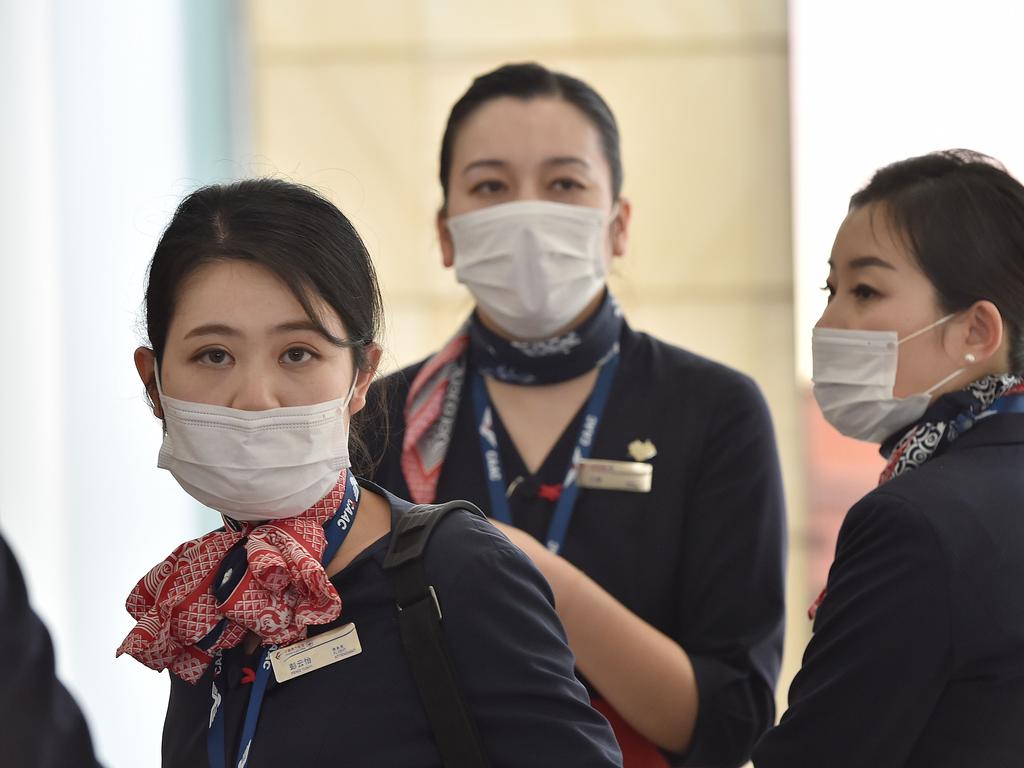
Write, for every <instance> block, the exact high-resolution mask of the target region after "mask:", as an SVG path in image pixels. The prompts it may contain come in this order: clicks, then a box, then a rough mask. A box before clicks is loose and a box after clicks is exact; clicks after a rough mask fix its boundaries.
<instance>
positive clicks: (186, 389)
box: [119, 180, 621, 768]
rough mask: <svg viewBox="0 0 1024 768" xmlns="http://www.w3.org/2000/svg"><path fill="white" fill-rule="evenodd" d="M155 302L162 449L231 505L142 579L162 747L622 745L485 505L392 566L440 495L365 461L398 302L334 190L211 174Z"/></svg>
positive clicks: (297, 759)
mask: <svg viewBox="0 0 1024 768" xmlns="http://www.w3.org/2000/svg"><path fill="white" fill-rule="evenodd" d="M146 321H147V330H148V333H149V338H150V343H151V347H140V348H139V349H138V350H137V351H136V353H135V362H136V365H137V367H138V370H139V375H140V376H141V377H142V380H143V382H144V383H145V385H146V389H147V391H148V393H149V396H150V397H151V398H152V401H153V410H154V413H155V414H156V415H157V416H158V417H160V418H161V419H162V420H163V424H164V429H165V432H164V440H163V446H162V448H161V450H160V456H159V466H161V467H163V468H165V469H168V470H169V471H170V472H171V473H172V474H173V476H174V477H175V479H176V480H177V481H178V482H179V483H180V484H181V486H182V488H184V489H185V490H186V491H187V492H188V493H189V494H190V495H191V496H193V497H194V498H195V499H196V500H198V501H200V502H202V503H203V504H205V505H207V506H209V507H211V508H213V509H215V510H217V511H218V512H220V513H221V515H222V517H223V521H224V527H223V528H220V529H218V530H216V531H213V532H211V533H209V534H207V535H206V536H203V537H201V538H199V539H195V540H193V541H189V542H186V543H184V544H182V545H181V546H179V547H178V548H177V549H175V550H174V551H173V552H172V554H171V555H170V556H169V557H168V558H167V559H166V560H165V561H163V562H162V563H160V564H159V565H157V566H156V567H155V568H154V569H153V570H152V571H151V572H150V573H149V574H148V575H147V576H146V577H145V578H143V579H142V580H141V581H140V582H139V583H138V585H137V586H136V587H135V589H134V590H133V591H132V593H131V595H130V596H129V598H128V605H127V607H128V610H129V612H130V613H131V614H132V616H133V617H134V618H135V619H137V621H138V624H137V625H136V626H135V628H134V629H133V630H132V631H131V632H130V633H129V635H128V637H127V638H126V639H125V641H124V643H123V644H122V645H121V647H120V649H119V653H127V654H130V655H131V656H134V657H135V658H136V659H138V660H139V661H141V662H143V663H144V664H146V665H147V666H149V667H151V668H153V669H156V670H163V669H168V670H169V671H170V672H171V696H170V703H169V706H168V711H167V719H166V721H165V724H164V739H163V750H162V752H163V764H164V765H165V766H189V767H190V768H191V767H194V766H199V765H210V766H224V765H232V766H234V765H239V766H241V765H245V766H249V768H257V767H258V766H283V765H287V766H316V765H334V764H343V765H347V766H349V765H350V766H380V765H386V766H410V768H412V767H413V766H415V767H416V768H420V767H421V766H438V765H441V764H442V763H443V764H444V765H458V766H483V765H488V764H489V765H493V766H499V765H504V766H522V765H576V766H581V768H582V766H591V765H602V766H614V765H620V764H621V758H620V756H619V753H618V749H617V747H616V745H615V742H614V737H613V734H612V732H611V729H610V728H609V727H608V724H607V723H606V722H605V721H604V720H603V719H602V718H601V717H600V716H599V715H598V714H597V713H596V712H594V711H593V709H592V708H591V707H590V706H589V703H588V701H587V697H586V691H585V689H584V688H583V686H582V685H581V684H580V683H579V681H578V680H577V679H576V678H575V677H574V674H573V664H572V656H571V654H570V653H569V650H568V648H567V647H566V645H565V639H564V635H563V631H562V629H561V627H560V625H559V623H558V620H557V616H556V614H555V612H554V609H553V606H552V605H551V597H550V593H549V591H548V588H547V585H546V584H544V581H543V579H542V577H541V575H540V574H539V573H537V571H536V569H535V568H533V567H532V566H531V565H530V563H529V562H528V561H527V560H526V558H525V557H523V555H522V553H521V552H520V551H519V550H518V549H516V548H515V547H513V546H512V545H511V544H510V543H509V542H508V541H507V540H506V539H505V538H504V537H502V536H501V535H500V534H498V533H497V532H496V531H495V530H494V529H493V528H492V527H491V526H490V525H488V524H487V522H486V521H484V520H483V519H482V518H481V517H480V516H478V515H474V514H472V512H471V511H467V510H466V509H464V508H463V509H458V510H454V511H452V512H451V513H450V514H447V515H445V516H444V517H442V518H440V521H439V522H437V524H436V526H435V528H434V530H433V534H432V536H431V538H430V540H429V546H426V548H425V550H424V551H423V554H422V555H421V556H420V557H419V558H418V559H415V558H414V559H413V560H406V561H405V563H396V564H395V567H394V569H392V568H391V566H389V562H390V555H389V551H393V552H396V553H398V554H401V555H402V557H403V558H405V557H408V556H409V554H410V553H413V554H414V550H415V546H414V542H415V541H417V539H416V536H415V535H414V534H415V529H412V528H410V527H409V526H408V523H409V522H410V521H411V520H413V519H416V520H421V521H422V520H425V518H423V517H422V516H417V514H416V513H415V512H412V511H410V509H409V507H410V505H409V504H408V503H407V502H404V501H401V500H400V499H397V498H395V497H394V496H391V495H390V494H388V493H387V492H386V491H384V490H383V489H381V488H379V487H378V486H376V485H374V484H372V483H369V482H366V481H357V480H356V478H355V476H354V474H353V473H352V471H351V470H350V466H351V463H352V462H351V461H350V458H349V446H350V444H352V445H354V446H356V447H358V445H359V442H358V434H351V435H350V429H349V428H350V421H351V419H352V417H353V416H354V415H355V414H357V413H359V412H361V411H362V409H363V406H364V404H365V395H366V390H367V387H368V386H369V384H370V380H371V378H372V377H373V374H374V370H375V368H376V365H377V361H378V360H379V357H380V349H379V347H378V346H377V344H376V339H377V338H378V335H379V331H380V328H379V326H380V323H381V302H380V293H379V290H378V287H377V281H376V276H375V274H374V270H373V265H372V264H371V262H370V260H369V255H368V254H367V252H366V249H365V248H364V246H363V244H362V242H361V240H360V239H359V236H358V234H357V233H356V232H355V230H354V229H353V228H352V225H351V224H350V223H349V221H348V220H347V219H346V218H345V217H344V216H343V215H342V214H341V212H340V211H338V210H337V208H335V207H334V206H333V205H331V204H330V203H329V202H327V201H326V200H324V199H323V198H321V197H320V196H319V195H317V194H316V193H314V192H313V191H312V190H309V189H306V188H304V187H299V186H295V185H292V184H287V183H284V182H280V181H273V180H255V181H246V182H240V183H238V184H233V185H230V186H219V187H208V188H205V189H201V190H199V191H197V192H195V193H193V194H192V195H190V196H189V197H188V198H187V199H186V200H185V201H184V202H183V203H182V204H181V206H180V207H179V208H178V210H177V212H176V213H175V215H174V219H173V220H172V221H171V223H170V225H169V226H168V228H167V230H166V231H165V232H164V234H163V236H162V238H161V240H160V243H159V245H158V246H157V249H156V253H155V255H154V257H153V261H152V263H151V266H150V272H149V284H148V288H147V293H146ZM356 431H357V432H358V425H357V430H356ZM393 529H394V533H392V531H393ZM393 539H395V540H397V541H398V542H400V543H401V544H402V546H401V547H398V545H397V544H394V543H393V541H392V540H393ZM420 541H422V539H421V540H420ZM389 547H391V550H389ZM410 568H412V569H415V570H410ZM417 574H419V575H417ZM396 603H397V605H396ZM417 616H418V617H420V618H421V619H423V620H422V621H418V620H416V617H417ZM410 617H411V623H410ZM418 632H420V633H422V634H417V633H418ZM431 638H434V639H433V640H432V639H431ZM538 658H542V659H544V661H543V663H538V662H537V659H538ZM424 682H426V684H424ZM452 688H454V689H455V690H456V694H455V696H454V697H451V696H449V697H448V698H446V695H447V694H446V692H449V693H450V690H451V689H452ZM456 699H459V700H460V701H456ZM460 702H461V703H460ZM460 724H461V725H460ZM524 734H529V736H530V738H529V740H527V739H524V738H523V735H524Z"/></svg>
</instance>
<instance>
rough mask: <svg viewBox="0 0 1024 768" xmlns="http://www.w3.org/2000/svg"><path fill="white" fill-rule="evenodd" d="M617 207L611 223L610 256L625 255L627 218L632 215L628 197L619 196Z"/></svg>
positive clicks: (627, 230)
mask: <svg viewBox="0 0 1024 768" xmlns="http://www.w3.org/2000/svg"><path fill="white" fill-rule="evenodd" d="M618 208H619V210H618V212H617V213H616V214H615V218H613V219H612V224H611V236H612V256H625V255H626V246H627V245H628V243H629V220H630V217H631V216H632V215H633V206H632V205H631V204H630V202H629V199H628V198H625V197H620V198H619V201H618Z"/></svg>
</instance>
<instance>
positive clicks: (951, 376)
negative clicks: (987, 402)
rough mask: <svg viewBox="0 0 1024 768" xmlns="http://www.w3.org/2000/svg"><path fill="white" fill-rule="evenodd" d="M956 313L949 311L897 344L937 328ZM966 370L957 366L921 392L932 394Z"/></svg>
mask: <svg viewBox="0 0 1024 768" xmlns="http://www.w3.org/2000/svg"><path fill="white" fill-rule="evenodd" d="M955 315H956V313H955V312H950V313H949V314H948V315H946V316H945V317H940V318H939V319H938V320H936V321H935V322H934V323H932V324H931V325H926V326H925V327H924V328H922V329H921V330H919V331H914V332H913V333H912V334H910V335H909V336H904V337H903V338H902V339H900V340H899V341H898V342H896V343H897V346H898V345H899V344H902V343H903V342H905V341H910V340H911V339H913V338H916V337H918V336H920V335H921V334H922V333H925V332H926V331H930V330H931V329H932V328H937V327H938V326H940V325H942V324H943V323H946V322H949V319H950V318H951V317H954V316H955ZM966 370H967V369H966V368H957V369H956V370H955V371H953V372H952V373H951V374H949V376H946V377H945V378H944V379H942V380H941V381H939V382H938V383H937V384H933V385H932V386H930V387H928V389H926V390H925V391H924V392H922V393H921V394H924V395H930V394H932V392H934V391H935V390H937V389H939V388H940V387H943V386H945V385H946V384H948V383H949V382H951V381H952V380H953V379H955V378H956V377H957V376H959V375H960V374H961V373H963V372H964V371H966Z"/></svg>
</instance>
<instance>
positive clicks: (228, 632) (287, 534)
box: [117, 470, 347, 684]
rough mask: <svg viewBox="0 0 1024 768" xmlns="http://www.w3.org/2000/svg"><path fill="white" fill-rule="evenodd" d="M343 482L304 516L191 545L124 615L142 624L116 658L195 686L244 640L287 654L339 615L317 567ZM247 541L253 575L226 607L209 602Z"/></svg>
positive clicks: (140, 589) (142, 586)
mask: <svg viewBox="0 0 1024 768" xmlns="http://www.w3.org/2000/svg"><path fill="white" fill-rule="evenodd" d="M346 476H347V472H346V471H345V470H342V472H341V477H340V478H339V480H338V483H337V485H335V486H334V488H333V489H332V490H331V491H330V492H329V493H328V494H327V495H326V496H324V497H323V498H322V499H321V500H320V501H318V502H317V503H316V504H314V505H313V506H312V507H310V508H309V509H307V510H306V511H305V512H303V513H302V514H300V515H296V516H295V517H289V518H285V519H283V520H273V521H270V522H266V523H262V524H260V525H254V524H252V523H240V524H239V528H238V530H232V529H231V528H229V527H225V529H224V530H218V531H213V532H212V533H208V534H206V535H205V536H201V537H199V538H198V539H192V540H191V541H186V542H185V543H184V544H182V545H181V546H179V547H178V548H177V549H175V550H174V551H173V552H172V553H171V554H170V556H168V557H167V559H166V560H164V561H163V562H162V563H159V564H158V565H157V566H156V567H155V568H153V569H152V570H151V571H150V572H149V573H148V574H146V575H145V576H144V577H143V578H142V580H141V581H139V583H138V584H136V585H135V589H133V590H132V592H131V594H130V595H129V596H128V601H127V603H126V605H125V607H126V608H127V609H128V613H130V614H131V615H132V618H134V619H135V620H136V621H137V622H138V623H137V624H136V625H135V628H134V629H133V630H132V631H131V632H129V633H128V636H127V637H126V638H125V639H124V642H123V643H121V646H120V647H119V648H118V649H117V655H118V656H120V655H121V654H122V653H127V654H128V655H129V656H133V657H134V658H136V659H138V660H139V661H141V662H142V663H143V664H145V665H146V666H147V667H150V668H151V669H155V670H157V671H158V672H159V671H161V670H164V669H169V670H170V671H171V673H172V674H175V675H177V676H178V677H180V678H181V679H182V680H185V681H187V682H189V683H193V684H195V683H196V682H197V681H198V680H199V678H200V677H202V675H203V672H204V671H205V670H206V667H207V666H208V665H209V664H210V661H211V660H212V659H213V655H214V654H215V653H216V652H217V651H221V650H224V649H227V648H234V647H235V646H237V645H238V644H239V643H241V642H242V640H244V639H245V636H246V634H247V633H248V632H254V633H255V634H256V635H257V636H258V637H259V638H260V640H261V641H263V642H264V643H277V644H289V643H294V642H297V641H299V640H302V639H303V638H305V636H306V627H307V626H309V625H311V624H313V625H315V624H326V623H328V622H331V621H333V620H334V619H336V618H338V616H340V615H341V598H340V597H339V596H338V592H337V590H336V589H335V588H334V585H333V584H331V582H330V580H328V578H327V573H326V571H325V570H324V567H323V565H322V564H321V562H320V561H321V558H322V557H323V553H324V550H325V548H326V546H327V539H326V536H325V535H324V529H323V525H324V523H325V522H327V521H328V520H330V519H331V517H332V516H333V515H334V513H335V511H336V510H337V509H338V507H339V505H340V504H341V502H342V499H343V498H344V495H345V482H346V479H347V478H346ZM243 539H245V544H244V546H245V555H246V559H247V561H248V568H247V570H246V573H245V574H244V575H243V577H242V579H241V581H240V582H239V584H238V586H237V587H236V588H235V589H234V590H233V591H232V593H231V595H230V596H229V597H228V599H227V600H226V601H225V602H224V603H218V601H217V598H216V597H215V596H214V593H213V580H214V578H215V576H216V575H217V571H218V569H219V567H220V565H221V561H222V560H223V559H224V557H225V556H226V555H227V554H228V552H229V551H230V550H231V549H232V548H233V547H234V546H235V545H236V544H238V542H240V541H242V540H243ZM222 620H223V621H225V626H224V630H223V632H222V633H221V634H220V636H219V637H218V638H217V640H216V642H214V643H213V644H212V645H210V646H209V647H207V648H205V649H204V648H201V647H199V645H197V643H199V642H200V641H201V640H203V639H204V638H205V637H207V635H209V634H210V633H211V632H213V631H214V630H215V629H216V628H217V627H218V625H220V623H221V621H222Z"/></svg>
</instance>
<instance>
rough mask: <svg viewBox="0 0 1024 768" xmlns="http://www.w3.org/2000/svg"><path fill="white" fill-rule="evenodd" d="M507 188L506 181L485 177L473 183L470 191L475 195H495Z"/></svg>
mask: <svg viewBox="0 0 1024 768" xmlns="http://www.w3.org/2000/svg"><path fill="white" fill-rule="evenodd" d="M503 189H505V184H504V182H501V181H498V180H497V179H485V180H484V181H480V182H477V183H476V184H474V185H473V187H472V189H470V192H471V193H472V194H474V195H477V194H483V195H494V194H497V193H498V192H501V191H502V190H503Z"/></svg>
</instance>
